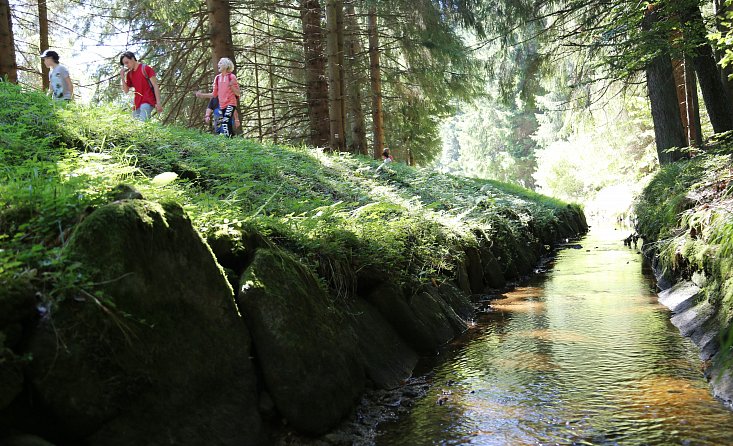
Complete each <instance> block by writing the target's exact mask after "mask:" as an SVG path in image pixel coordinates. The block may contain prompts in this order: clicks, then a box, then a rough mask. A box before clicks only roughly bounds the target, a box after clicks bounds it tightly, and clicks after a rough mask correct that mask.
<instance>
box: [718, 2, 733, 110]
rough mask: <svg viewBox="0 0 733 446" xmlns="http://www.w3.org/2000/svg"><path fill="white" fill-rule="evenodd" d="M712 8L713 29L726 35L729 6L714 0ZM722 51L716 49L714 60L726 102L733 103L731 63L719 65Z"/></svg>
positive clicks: (728, 29) (728, 30) (728, 24)
mask: <svg viewBox="0 0 733 446" xmlns="http://www.w3.org/2000/svg"><path fill="white" fill-rule="evenodd" d="M713 8H714V12H715V29H717V30H718V31H719V32H720V33H721V34H722V35H726V34H728V33H729V32H730V31H731V28H730V23H729V21H728V19H727V18H726V14H728V13H729V12H730V11H731V6H730V5H729V4H728V3H727V2H726V1H724V0H714V1H713ZM723 54H724V52H721V51H720V50H718V51H716V55H715V60H716V61H717V62H718V67H719V70H720V79H721V80H722V81H723V87H724V88H725V90H726V93H727V94H728V102H729V103H731V104H733V65H730V64H729V65H726V66H725V67H721V66H720V59H721V58H722V57H723Z"/></svg>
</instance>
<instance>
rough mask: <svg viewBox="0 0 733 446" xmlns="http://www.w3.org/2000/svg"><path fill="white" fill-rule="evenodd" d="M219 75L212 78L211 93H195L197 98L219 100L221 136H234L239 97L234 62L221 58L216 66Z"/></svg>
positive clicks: (239, 92)
mask: <svg viewBox="0 0 733 446" xmlns="http://www.w3.org/2000/svg"><path fill="white" fill-rule="evenodd" d="M217 67H218V68H219V74H217V75H216V77H215V78H214V86H213V88H212V92H211V93H202V92H200V91H197V92H196V93H195V94H196V97H197V98H214V97H216V98H217V99H218V100H219V110H221V114H222V119H221V121H222V123H221V128H222V131H221V134H222V135H226V136H229V137H232V136H234V112H235V110H236V107H237V98H238V97H239V96H240V95H241V93H242V92H241V91H240V89H239V83H237V76H235V75H234V73H232V72H233V71H234V62H232V61H231V59H229V58H227V57H222V58H221V59H220V60H219V63H218V64H217Z"/></svg>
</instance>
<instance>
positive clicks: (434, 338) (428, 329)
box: [366, 282, 460, 353]
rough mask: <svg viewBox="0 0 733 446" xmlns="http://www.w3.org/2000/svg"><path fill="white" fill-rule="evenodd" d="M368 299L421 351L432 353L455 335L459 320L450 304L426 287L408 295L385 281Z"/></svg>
mask: <svg viewBox="0 0 733 446" xmlns="http://www.w3.org/2000/svg"><path fill="white" fill-rule="evenodd" d="M366 300H367V301H368V302H369V303H371V304H372V305H374V307H376V308H377V310H378V311H379V313H380V314H381V315H382V317H384V318H385V319H386V320H387V322H389V324H390V325H391V326H392V327H393V328H394V329H395V331H397V333H399V335H400V336H401V337H402V338H403V339H404V340H405V341H407V343H408V345H410V347H412V348H413V349H415V350H416V351H418V352H420V353H432V352H434V351H435V350H436V349H437V348H438V347H440V346H441V345H443V344H445V343H446V342H448V341H450V340H451V339H453V337H455V335H456V334H457V330H456V329H455V328H454V327H457V326H458V325H459V324H460V322H459V318H458V316H456V314H455V312H449V311H446V307H448V305H447V304H446V303H445V301H443V300H442V299H441V298H439V297H437V298H436V297H435V296H433V295H432V294H431V293H429V292H427V291H424V290H423V291H419V292H416V293H411V294H410V295H409V296H405V295H404V294H403V292H402V290H401V289H400V288H399V287H398V286H397V285H395V284H392V283H388V282H387V283H384V284H381V285H380V286H378V287H377V288H375V289H374V290H373V291H372V292H371V293H369V295H368V296H366Z"/></svg>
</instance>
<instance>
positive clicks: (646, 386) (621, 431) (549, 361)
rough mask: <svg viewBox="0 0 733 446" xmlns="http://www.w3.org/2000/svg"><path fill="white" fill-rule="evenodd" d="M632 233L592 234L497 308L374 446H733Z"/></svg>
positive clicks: (443, 359)
mask: <svg viewBox="0 0 733 446" xmlns="http://www.w3.org/2000/svg"><path fill="white" fill-rule="evenodd" d="M625 235H627V234H626V233H622V232H620V231H614V230H613V229H608V230H605V231H604V230H595V229H594V230H593V231H592V232H591V233H590V234H589V235H588V236H587V237H585V238H584V239H582V240H581V241H579V242H578V243H579V244H580V245H581V246H582V248H580V249H565V250H563V251H561V252H560V253H559V254H558V256H557V257H556V259H555V260H554V262H553V263H552V264H550V265H549V266H550V267H549V269H548V271H547V272H546V273H543V274H540V275H538V276H536V277H535V278H534V279H533V280H532V281H531V282H530V283H528V284H525V285H524V286H522V287H519V288H516V289H515V290H514V291H512V292H509V293H506V294H505V295H503V296H502V298H501V299H499V300H493V301H490V303H488V304H487V305H486V308H485V311H482V312H480V313H479V316H478V317H477V320H476V326H475V327H473V328H472V329H471V330H469V332H468V333H467V334H466V335H465V336H463V337H462V338H460V339H458V340H457V341H456V342H455V343H454V344H453V345H451V346H449V347H448V348H447V349H446V351H443V352H441V355H440V356H439V359H434V360H432V363H429V364H427V366H429V368H430V370H431V371H430V372H429V373H428V374H427V376H426V378H427V379H428V381H429V382H430V387H429V390H428V392H427V395H426V396H424V397H422V398H420V399H418V400H416V401H414V402H413V403H412V404H413V406H412V408H411V409H410V410H409V412H407V413H406V414H405V415H402V416H401V417H400V418H398V419H397V420H395V421H392V422H388V423H384V424H381V425H380V426H379V431H378V436H377V444H378V445H383V446H384V445H468V444H475V445H511V446H517V445H554V444H560V445H716V446H717V445H733V412H731V411H730V410H728V409H727V408H726V407H724V405H723V404H722V403H720V402H719V401H717V400H716V399H714V398H713V397H712V396H711V393H710V391H709V389H708V384H707V382H706V381H705V379H704V377H703V374H702V370H701V367H700V360H699V359H698V356H697V351H696V348H695V347H694V345H693V344H692V343H691V342H690V341H689V340H688V339H686V338H683V337H681V336H680V334H679V332H678V331H677V329H676V328H675V327H674V326H673V325H672V324H671V323H670V322H669V312H668V310H667V309H666V308H664V307H663V306H661V305H660V304H659V303H658V302H657V299H656V295H655V293H654V282H653V278H652V277H651V275H650V274H649V272H648V271H644V267H643V265H642V258H641V255H640V254H639V253H638V252H637V250H635V249H629V248H626V247H625V246H623V244H622V243H621V239H623V238H624V236H625Z"/></svg>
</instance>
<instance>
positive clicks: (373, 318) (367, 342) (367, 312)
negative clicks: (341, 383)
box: [348, 298, 418, 389]
mask: <svg viewBox="0 0 733 446" xmlns="http://www.w3.org/2000/svg"><path fill="white" fill-rule="evenodd" d="M348 310H349V315H350V316H351V319H352V320H353V323H354V330H355V331H356V334H357V336H358V340H359V350H360V351H361V354H362V355H363V357H364V367H365V370H366V374H367V377H368V378H369V379H371V380H372V382H373V383H374V384H375V385H376V386H377V387H378V388H381V389H393V388H395V387H398V386H399V385H400V384H402V383H403V382H404V380H405V379H406V378H409V377H410V375H411V374H412V370H413V369H414V368H415V365H416V364H417V360H418V355H417V353H415V351H414V350H413V349H411V348H410V347H409V346H408V345H407V343H405V341H404V340H403V339H402V338H401V337H400V335H399V334H397V332H396V331H395V330H394V329H393V328H392V326H390V325H389V323H388V322H387V321H386V320H385V319H384V317H382V315H380V314H379V312H378V311H377V309H376V308H374V307H373V306H372V305H371V304H369V303H368V302H366V301H364V300H362V299H360V298H356V299H353V300H351V301H350V302H349V308H348Z"/></svg>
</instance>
